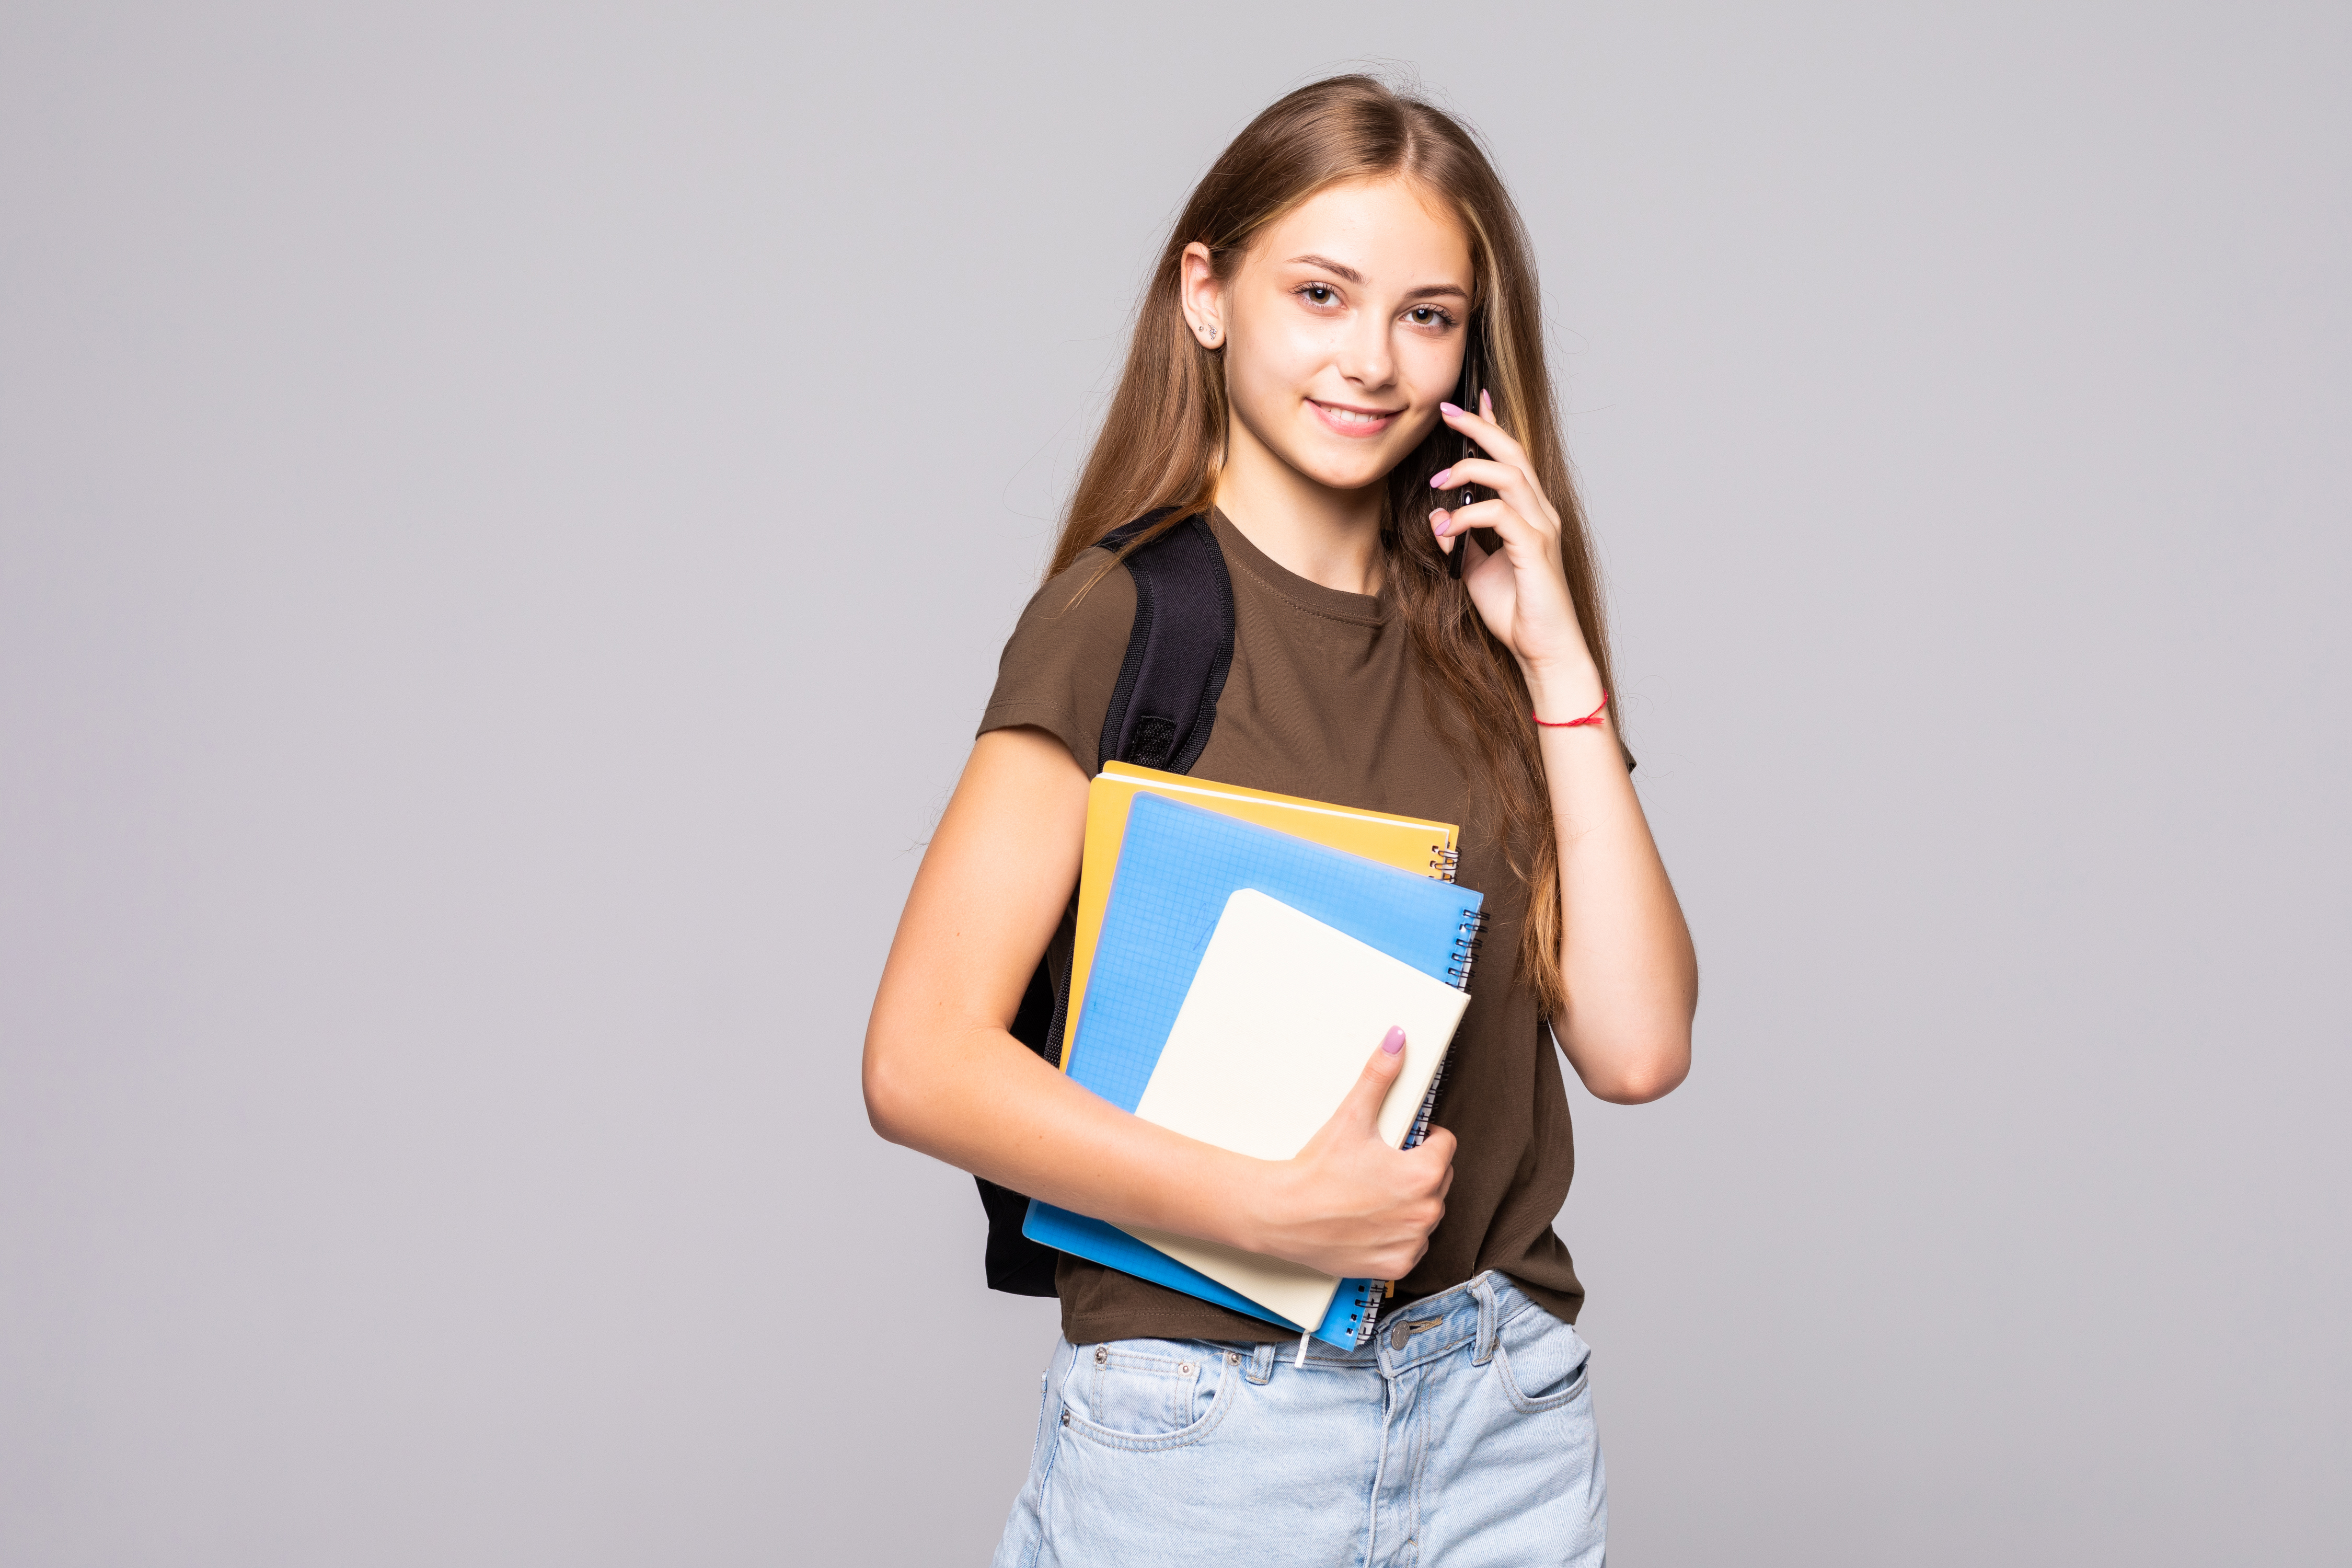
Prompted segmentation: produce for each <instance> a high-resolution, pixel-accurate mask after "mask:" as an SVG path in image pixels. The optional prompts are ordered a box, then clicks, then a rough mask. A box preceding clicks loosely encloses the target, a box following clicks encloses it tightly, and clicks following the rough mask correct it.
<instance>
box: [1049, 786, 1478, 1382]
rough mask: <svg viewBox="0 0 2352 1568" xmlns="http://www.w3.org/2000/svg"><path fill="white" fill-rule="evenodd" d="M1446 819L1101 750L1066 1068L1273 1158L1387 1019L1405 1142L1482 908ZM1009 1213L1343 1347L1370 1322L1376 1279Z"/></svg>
mask: <svg viewBox="0 0 2352 1568" xmlns="http://www.w3.org/2000/svg"><path fill="white" fill-rule="evenodd" d="M1457 835H1458V829H1457V828H1456V827H1455V826H1453V825H1452V824H1449V823H1443V822H1427V821H1422V820H1419V819H1417V818H1410V817H1399V816H1386V815H1383V814H1381V813H1377V812H1368V811H1359V810H1355V809H1353V808H1350V807H1347V806H1340V805H1328V804H1326V803H1324V802H1320V801H1310V800H1299V799H1296V798H1293V797H1291V796H1288V795H1271V794H1267V793H1265V791H1261V790H1247V789H1241V788H1238V787H1236V786H1234V785H1230V784H1213V783H1210V782H1208V781H1205V780H1195V779H1191V778H1187V777H1184V776H1182V775H1181V774H1176V773H1156V772H1154V771H1152V770H1150V769H1149V768H1138V767H1132V766H1129V765H1127V764H1125V763H1111V764H1110V765H1109V766H1108V768H1106V769H1105V771H1104V772H1103V773H1102V774H1101V775H1100V776H1099V777H1097V779H1096V780H1095V781H1094V784H1093V785H1092V788H1091V793H1090V795H1089V796H1088V799H1087V837H1086V853H1085V859H1084V861H1083V864H1082V868H1081V870H1080V873H1079V880H1078V913H1077V943H1076V949H1075V952H1074V954H1073V961H1072V965H1071V976H1070V1003H1069V1017H1068V1021H1067V1023H1066V1026H1065V1028H1064V1034H1063V1038H1064V1040H1065V1041H1066V1044H1065V1046H1064V1047H1063V1052H1062V1066H1063V1068H1064V1070H1066V1072H1068V1073H1069V1074H1070V1076H1071V1077H1073V1078H1075V1079H1077V1080H1078V1081H1079V1082H1080V1083H1083V1084H1085V1085H1086V1086H1087V1088H1088V1089H1092V1090H1094V1091H1095V1092H1096V1093H1097V1094H1099V1095H1101V1096H1102V1097H1103V1098H1104V1099H1106V1100H1109V1101H1110V1102H1111V1103H1112V1104H1114V1105H1117V1106H1118V1107H1120V1108H1121V1109H1123V1110H1131V1111H1133V1112H1135V1114H1136V1115H1138V1116H1139V1117H1141V1118H1143V1119H1144V1120H1145V1121H1153V1122H1157V1123H1159V1124H1160V1125H1161V1126H1163V1127H1168V1128H1171V1129H1172V1130H1174V1131H1179V1132H1181V1133H1184V1134H1185V1135H1186V1136H1188V1137H1192V1138H1198V1139H1200V1140H1202V1142H1209V1143H1214V1144H1217V1145H1219V1146H1220V1147H1223V1148H1226V1149H1232V1150H1234V1151H1236V1152H1241V1153H1244V1154H1250V1155H1254V1156H1255V1157H1257V1158H1260V1159H1265V1160H1286V1159H1288V1158H1290V1157H1291V1156H1292V1155H1294V1154H1296V1153H1297V1152H1298V1151H1299V1149H1300V1148H1302V1147H1303V1146H1304V1145H1305V1144H1306V1143H1307V1140H1308V1139H1310V1138H1312V1137H1313V1136H1314V1135H1315V1133H1316V1131H1318V1130H1319V1129H1320V1128H1321V1127H1322V1126H1323V1124H1324V1123H1325V1122H1326V1121H1329V1120H1330V1117H1331V1113H1332V1112H1333V1111H1334V1110H1337V1109H1338V1108H1339V1102H1340V1100H1343V1099H1344V1098H1346V1096H1347V1093H1348V1091H1349V1089H1351V1088H1352V1087H1353V1086H1354V1084H1355V1082H1356V1080H1357V1078H1358V1076H1359V1075H1360V1074H1361V1073H1362V1071H1363V1069H1364V1064H1365V1062H1366V1061H1367V1060H1368V1059H1369V1058H1370V1056H1371V1053H1372V1051H1373V1050H1374V1049H1375V1048H1376V1047H1378V1046H1379V1045H1380V1043H1381V1037H1383V1036H1385V1035H1386V1034H1387V1033H1388V1031H1389V1029H1390V1028H1391V1027H1392V1026H1400V1027H1402V1029H1403V1030H1404V1032H1405V1050H1404V1068H1403V1071H1402V1073H1400V1074H1399V1076H1398V1079H1397V1081H1396V1082H1395V1083H1394V1084H1393V1085H1392V1086H1391V1089H1390V1091H1389V1094H1388V1098H1387V1099H1386V1100H1385V1101H1384V1102H1383V1104H1382V1106H1381V1113H1380V1118H1379V1127H1380V1132H1381V1137H1382V1138H1384V1139H1386V1140H1387V1141H1388V1142H1391V1144H1395V1145H1397V1146H1399V1147H1407V1148H1409V1147H1411V1146H1412V1144H1413V1143H1414V1142H1419V1140H1420V1138H1421V1136H1422V1134H1423V1132H1425V1131H1427V1129H1428V1123H1429V1112H1430V1108H1431V1106H1432V1105H1433V1104H1434V1102H1435V1100H1436V1094H1437V1080H1438V1077H1439V1073H1440V1071H1441V1069H1442V1068H1443V1066H1444V1058H1445V1050H1446V1047H1447V1046H1448V1045H1449V1044H1451V1042H1452V1040H1453V1037H1454V1028H1455V1026H1457V1025H1458V1024H1459V1023H1460V1022H1461V1019H1462V1013H1463V1009H1464V1008H1465V1007H1466V1006H1467V1005H1469V1001H1470V998H1469V994H1468V985H1469V980H1470V964H1471V959H1472V955H1473V954H1474V952H1475V948H1476V943H1477V937H1478V932H1479V928H1480V924H1481V922H1482V921H1483V919H1484V916H1483V914H1482V912H1481V908H1480V906H1481V902H1482V900H1481V898H1480V895H1478V894H1477V893H1475V892H1472V891H1469V890H1467V889H1462V888H1458V887H1455V886H1454V865H1455V858H1456V848H1457V845H1456V839H1457ZM1023 1228H1024V1230H1025V1231H1026V1233H1027V1234H1028V1235H1029V1236H1030V1237H1032V1238H1033V1239H1034V1240H1036V1241H1039V1242H1042V1243H1044V1244H1045V1245H1046V1246H1048V1247H1057V1248H1059V1249H1060V1250H1062V1251H1064V1252H1069V1253H1075V1254H1076V1255H1077V1256H1078V1257H1081V1258H1092V1259H1093V1260H1094V1261H1096V1262H1097V1263H1102V1264H1106V1265H1108V1267H1110V1268H1117V1269H1120V1270H1122V1271H1124V1272H1126V1273H1129V1274H1133V1275H1136V1276H1139V1278H1142V1279H1150V1280H1152V1281H1154V1282H1155V1283H1158V1284H1160V1285H1165V1286H1168V1287H1170V1288H1171V1289H1177V1290H1181V1291H1184V1292H1185V1293H1186V1294H1188V1295H1192V1296H1196V1297H1199V1298H1200V1299H1202V1300H1207V1301H1213V1302H1215V1303H1216V1304H1217V1305H1219V1306H1221V1307H1228V1308H1231V1309H1232V1310H1234V1311H1237V1312H1244V1313H1247V1314H1249V1315H1250V1316H1252V1317H1255V1318H1260V1319H1263V1320H1265V1321H1267V1322H1271V1323H1276V1324H1279V1325H1282V1326H1284V1327H1286V1328H1287V1329H1289V1330H1290V1331H1293V1332H1295V1333H1299V1334H1301V1335H1302V1336H1303V1335H1307V1334H1311V1335H1313V1336H1314V1337H1315V1338H1317V1339H1320V1340H1324V1341H1326V1342H1329V1343H1331V1344H1334V1345H1339V1346H1341V1347H1353V1346H1355V1345H1356V1344H1358V1343H1360V1342H1363V1341H1364V1340H1366V1339H1369V1338H1370V1335H1371V1332H1372V1327H1373V1323H1374V1321H1375V1319H1376V1318H1377V1316H1378V1314H1379V1309H1380V1302H1381V1299H1382V1297H1383V1295H1384V1293H1385V1291H1386V1289H1387V1285H1386V1282H1384V1281H1379V1280H1370V1279H1348V1280H1342V1279H1335V1278H1333V1277H1332V1276H1330V1275H1328V1274H1320V1273H1318V1272H1316V1271H1315V1270H1313V1269H1310V1268H1304V1267H1302V1266H1300V1265H1298V1264H1295V1263H1289V1262H1286V1261H1283V1260H1282V1259H1279V1258H1264V1257H1259V1256H1256V1255H1255V1254H1251V1253H1245V1252H1241V1251H1237V1250H1235V1249H1234V1248H1232V1247H1220V1246H1217V1245H1215V1244H1213V1243H1210V1242H1205V1241H1199V1240H1194V1239H1192V1238H1191V1237H1180V1236H1173V1235H1169V1234H1166V1233H1164V1232H1160V1231H1153V1230H1149V1229H1145V1228H1143V1227H1140V1226H1133V1227H1121V1226H1114V1225H1110V1224H1108V1223H1107V1222H1105V1221H1102V1220H1098V1219H1091V1218H1088V1217H1087V1216H1086V1215H1077V1214H1073V1213H1071V1212H1070V1211H1068V1210H1066V1209H1061V1208H1056V1207H1055V1206H1054V1205H1050V1204H1045V1203H1033V1204H1031V1205H1030V1207H1029V1217H1028V1221H1027V1224H1026V1225H1025V1226H1024V1227H1023ZM1300 1353H1301V1354H1302V1355H1304V1354H1305V1345H1304V1341H1303V1339H1302V1343H1301V1347H1300Z"/></svg>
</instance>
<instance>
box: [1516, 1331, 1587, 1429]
mask: <svg viewBox="0 0 2352 1568" xmlns="http://www.w3.org/2000/svg"><path fill="white" fill-rule="evenodd" d="M1497 1337H1498V1339H1499V1340H1500V1343H1499V1344H1498V1345H1497V1346H1496V1352H1495V1368H1496V1375H1497V1376H1499V1377H1500V1378H1501V1379H1502V1380H1503V1393H1504V1394H1505V1396H1506V1397H1507V1398H1508V1399H1509V1400H1510V1402H1511V1407H1512V1408H1513V1409H1515V1410H1517V1411H1518V1412H1519V1413H1520V1414H1521V1415H1540V1414H1541V1413H1542V1412H1544V1411H1547V1410H1557V1409H1559V1407H1560V1406H1561V1405H1569V1404H1571V1403H1573V1402H1574V1401H1575V1399H1576V1397H1577V1396H1578V1395H1579V1394H1582V1393H1583V1392H1584V1390H1585V1386H1586V1384H1587V1382H1588V1380H1589V1378H1590V1375H1591V1371H1592V1347H1591V1345H1588V1344H1586V1343H1585V1342H1584V1340H1583V1338H1582V1336H1580V1334H1578V1333H1577V1331H1576V1330H1575V1329H1573V1328H1571V1327H1570V1325H1568V1324H1566V1323H1563V1322H1561V1321H1559V1319H1558V1318H1555V1317H1553V1316H1552V1315H1551V1314H1550V1313H1549V1312H1547V1311H1545V1310H1543V1309H1542V1308H1540V1307H1529V1308H1528V1310H1525V1311H1523V1312H1521V1313H1520V1314H1519V1315H1518V1316H1517V1317H1516V1318H1514V1319H1512V1320H1511V1321H1509V1322H1507V1323H1506V1324H1504V1325H1503V1328H1502V1331H1501V1333H1500V1334H1499V1335H1498V1336H1497Z"/></svg>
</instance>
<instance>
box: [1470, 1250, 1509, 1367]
mask: <svg viewBox="0 0 2352 1568" xmlns="http://www.w3.org/2000/svg"><path fill="white" fill-rule="evenodd" d="M1470 1293H1471V1294H1472V1295H1474V1296H1475V1297H1477V1298H1478V1348H1477V1349H1476V1350H1475V1352H1472V1354H1471V1357H1470V1364H1471V1365H1472V1366H1485V1365H1486V1363H1488V1362H1490V1361H1492V1360H1494V1359H1495V1344H1496V1339H1497V1337H1498V1336H1497V1333H1496V1331H1497V1330H1499V1329H1500V1328H1501V1327H1502V1326H1503V1323H1502V1319H1503V1311H1502V1304H1501V1303H1500V1302H1498V1301H1496V1300H1495V1275H1494V1271H1493V1270H1492V1269H1489V1270H1488V1271H1486V1273H1484V1274H1481V1275H1479V1276H1478V1278H1477V1279H1473V1280H1472V1281H1470Z"/></svg>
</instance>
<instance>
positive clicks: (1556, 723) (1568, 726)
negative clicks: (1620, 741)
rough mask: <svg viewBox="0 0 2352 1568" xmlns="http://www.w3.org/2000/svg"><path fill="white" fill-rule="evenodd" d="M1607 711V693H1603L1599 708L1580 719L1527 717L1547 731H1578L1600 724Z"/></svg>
mask: <svg viewBox="0 0 2352 1568" xmlns="http://www.w3.org/2000/svg"><path fill="white" fill-rule="evenodd" d="M1608 711H1609V693H1607V692H1606V691H1604V692H1602V693H1601V706H1600V707H1598V708H1595V709H1594V710H1592V711H1591V712H1590V713H1587V714H1586V715H1585V716H1584V717H1583V718H1581V719H1536V716H1535V715H1534V714H1532V713H1530V714H1528V718H1530V719H1535V721H1536V722H1537V723H1538V724H1540V725H1542V726H1543V727H1544V728H1545V729H1547V730H1578V729H1581V728H1583V727H1584V726H1585V725H1587V724H1598V723H1600V722H1601V717H1602V716H1603V715H1604V714H1606V713H1607V712H1608Z"/></svg>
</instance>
